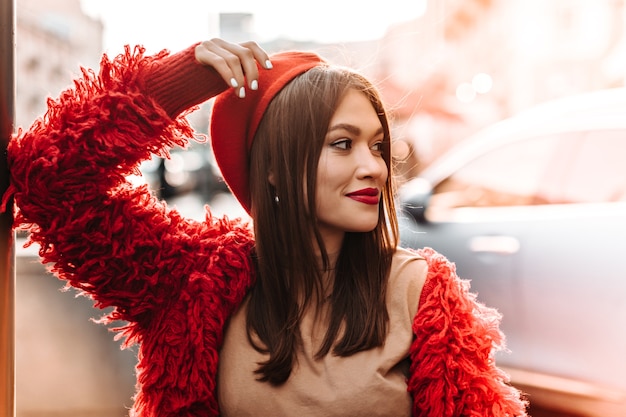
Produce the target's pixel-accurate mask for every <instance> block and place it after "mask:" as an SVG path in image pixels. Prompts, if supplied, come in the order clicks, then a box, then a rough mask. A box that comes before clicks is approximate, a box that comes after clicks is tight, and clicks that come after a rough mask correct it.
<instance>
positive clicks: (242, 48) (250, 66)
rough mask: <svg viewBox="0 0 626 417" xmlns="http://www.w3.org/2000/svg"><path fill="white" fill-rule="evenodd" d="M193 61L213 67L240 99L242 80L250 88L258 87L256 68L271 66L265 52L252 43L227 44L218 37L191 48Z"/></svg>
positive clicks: (243, 95)
mask: <svg viewBox="0 0 626 417" xmlns="http://www.w3.org/2000/svg"><path fill="white" fill-rule="evenodd" d="M195 56H196V60H197V61H198V62H199V63H201V64H203V65H208V66H211V67H213V68H214V69H215V70H216V71H217V72H218V73H219V74H220V75H221V77H222V78H223V79H224V81H226V83H227V84H228V85H230V86H231V87H233V88H235V89H237V95H238V96H239V97H240V98H244V97H245V96H246V89H245V87H244V86H245V85H246V82H247V84H248V87H249V88H250V89H251V90H256V89H257V88H258V85H259V84H258V83H259V82H258V79H259V70H258V67H257V65H256V64H257V62H258V63H259V65H260V66H261V67H262V68H265V69H271V68H272V63H271V61H270V59H269V56H268V55H267V53H266V52H265V51H264V50H263V48H261V47H260V46H259V45H258V44H257V43H256V42H252V41H249V42H243V43H239V44H237V43H230V42H226V41H224V40H222V39H212V40H210V41H204V42H202V43H201V44H199V45H198V46H196V50H195Z"/></svg>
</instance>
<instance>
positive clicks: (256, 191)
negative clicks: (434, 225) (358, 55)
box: [247, 66, 398, 385]
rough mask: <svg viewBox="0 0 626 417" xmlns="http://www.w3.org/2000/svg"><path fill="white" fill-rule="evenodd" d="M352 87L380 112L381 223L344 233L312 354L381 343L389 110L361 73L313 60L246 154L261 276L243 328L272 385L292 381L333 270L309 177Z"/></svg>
mask: <svg viewBox="0 0 626 417" xmlns="http://www.w3.org/2000/svg"><path fill="white" fill-rule="evenodd" d="M349 89H356V90H357V91H360V92H363V93H364V94H365V95H366V96H367V97H368V99H369V100H370V102H371V103H372V106H373V107H374V109H375V110H376V112H377V114H378V117H379V119H380V122H381V124H382V126H383V129H384V132H385V140H384V150H383V158H384V160H385V162H386V164H387V170H388V173H389V175H388V178H387V183H386V186H385V188H384V190H383V198H382V199H381V202H380V214H379V222H378V225H377V226H376V228H375V229H374V230H372V231H371V232H367V233H351V232H350V233H346V236H345V238H344V241H343V245H342V248H341V251H340V254H339V257H338V260H337V263H336V265H334V267H335V270H334V272H335V276H336V277H339V279H335V280H334V284H333V285H334V286H333V288H332V294H331V296H330V306H331V307H330V308H331V315H330V323H329V327H328V330H327V332H326V335H325V339H324V342H323V344H322V346H321V348H320V350H319V351H318V352H317V353H316V356H317V357H323V356H325V355H326V354H328V353H329V352H330V351H331V349H332V353H333V354H335V355H338V356H349V355H351V354H354V353H356V352H359V351H362V350H367V349H371V348H374V347H377V346H381V345H382V344H383V343H384V340H385V337H386V334H387V328H388V315H387V308H386V304H385V295H386V283H387V278H388V275H389V269H390V267H391V259H392V256H393V252H394V250H395V247H396V242H397V238H398V224H397V219H396V214H395V207H394V203H393V189H392V175H391V152H390V146H391V140H390V132H389V123H388V120H387V115H386V113H385V110H384V107H383V104H382V102H381V99H380V97H379V95H378V93H377V91H376V90H375V88H374V86H373V85H372V84H371V83H370V82H369V81H368V80H367V79H365V78H364V77H363V76H361V75H359V74H358V73H356V72H354V71H351V70H349V69H345V68H340V67H330V66H319V67H315V68H313V69H311V70H309V71H307V72H305V73H304V74H302V75H300V76H298V77H296V78H295V79H294V80H292V81H291V82H290V83H289V84H288V85H287V86H285V87H284V88H283V90H281V91H280V92H279V93H278V94H277V95H276V96H275V97H274V98H273V100H272V102H271V103H270V105H269V107H268V108H267V110H266V112H265V115H264V116H263V120H262V121H261V124H260V126H259V129H258V131H257V133H256V136H255V140H254V143H253V146H252V150H251V155H250V188H251V201H252V208H251V211H252V217H253V219H254V229H255V230H254V231H255V236H256V247H255V250H256V252H255V253H256V262H257V275H258V276H257V282H256V284H255V286H254V287H253V289H252V290H251V294H250V301H249V305H248V312H247V332H248V339H249V340H250V341H251V343H252V344H253V346H254V347H255V349H257V350H258V351H260V352H263V353H269V359H268V360H267V361H266V362H263V363H261V364H260V366H259V368H258V370H257V371H256V372H257V373H258V374H259V375H260V376H259V379H260V380H262V381H269V382H270V383H272V384H275V385H278V384H281V383H283V382H285V381H286V380H287V379H288V378H289V375H290V373H291V370H292V366H293V360H294V355H295V352H296V348H297V347H298V344H299V343H300V333H299V329H300V326H299V325H300V320H301V318H302V315H303V312H304V311H305V309H306V308H307V307H308V306H309V304H310V302H311V300H322V298H323V294H322V274H323V272H324V271H325V270H327V269H329V268H330V267H331V265H329V259H328V254H327V252H326V250H325V247H324V242H323V241H322V238H321V235H320V233H319V231H318V229H317V228H316V221H315V219H316V218H317V216H316V207H315V201H316V199H315V194H316V190H315V181H308V180H306V179H309V178H316V177H317V167H318V160H319V157H320V154H321V150H322V146H323V143H324V139H325V137H326V134H327V129H328V126H329V124H330V120H331V117H332V116H333V113H334V112H335V109H336V108H337V106H338V104H339V102H340V100H341V99H342V98H343V96H344V95H345V94H346V92H347V91H348V90H349ZM270 173H272V174H273V178H274V180H273V181H272V182H273V183H274V184H273V185H272V184H270V182H269V180H268V176H269V174H270ZM276 196H278V197H279V201H278V202H276V201H275V197H276ZM307 196H308V197H307ZM309 197H310V198H309ZM312 236H313V237H314V238H315V241H316V242H317V246H318V247H319V249H320V252H321V256H322V265H320V263H319V257H318V255H316V253H317V252H316V246H315V243H314V240H313V239H312ZM253 335H256V336H257V337H258V340H259V341H260V342H261V344H262V346H260V345H259V344H258V343H255V342H254V341H253ZM339 335H341V337H339Z"/></svg>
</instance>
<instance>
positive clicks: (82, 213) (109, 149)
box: [4, 41, 267, 322]
mask: <svg viewBox="0 0 626 417" xmlns="http://www.w3.org/2000/svg"><path fill="white" fill-rule="evenodd" d="M219 42H221V41H219ZM219 42H218V41H211V42H205V43H202V44H198V45H194V46H193V47H190V48H188V49H186V50H184V51H182V52H180V53H177V54H175V55H170V54H169V53H167V52H161V53H159V54H156V55H153V56H146V55H145V54H144V50H143V49H142V48H141V47H136V48H134V49H130V48H126V50H125V53H124V54H121V55H119V56H117V57H115V58H113V59H109V57H107V56H106V55H105V56H104V57H103V59H102V61H101V65H100V70H99V72H98V74H96V73H95V72H93V71H90V70H83V71H82V77H80V78H79V79H77V80H75V81H74V85H73V86H72V88H69V89H68V90H66V91H64V92H63V93H62V94H61V95H60V96H59V98H58V99H56V100H52V99H51V100H49V101H48V111H47V113H46V114H45V116H44V117H43V118H41V119H38V120H37V121H35V122H34V124H33V125H32V126H31V127H30V128H29V129H28V130H20V131H19V132H18V133H17V134H16V135H15V137H14V138H13V139H12V141H11V142H10V144H9V147H8V158H9V167H10V172H11V186H10V189H9V190H8V192H7V194H6V195H5V196H4V202H5V204H6V202H7V201H8V198H9V196H13V197H14V199H15V203H16V206H17V207H18V212H17V216H16V226H21V227H23V228H27V229H29V231H30V237H31V240H32V241H34V242H36V243H38V244H39V245H40V247H41V249H40V255H41V257H42V260H43V262H46V263H49V264H50V265H51V269H52V270H53V272H55V273H56V274H57V275H58V276H59V277H60V278H62V279H65V280H67V282H68V283H69V284H70V285H71V286H74V287H76V288H78V289H79V290H83V291H85V292H87V293H89V295H90V296H92V297H93V298H94V299H95V300H96V303H97V305H98V306H100V307H108V306H115V307H116V311H115V318H116V319H121V320H127V321H133V322H141V321H143V320H146V317H148V316H150V315H149V314H147V313H149V312H150V311H151V310H152V309H154V308H155V307H157V306H159V305H161V304H162V303H163V302H166V301H167V300H168V299H171V298H172V297H173V296H175V294H176V292H177V291H179V290H180V288H181V286H182V285H184V282H183V280H184V279H186V277H185V276H184V274H183V273H181V272H180V271H182V272H184V270H185V268H184V265H185V263H189V262H190V258H186V259H185V257H184V255H186V254H187V255H189V256H190V257H193V254H194V253H196V252H198V248H196V247H194V245H196V244H197V243H198V242H200V241H202V242H205V243H206V239H203V238H202V237H199V236H198V232H206V235H207V236H211V235H215V234H216V231H220V230H222V229H224V225H223V224H219V222H217V221H216V222H214V223H215V224H207V225H204V226H203V227H204V229H202V228H200V226H198V225H194V224H192V222H191V221H189V220H186V219H183V218H182V217H181V216H180V215H179V214H178V213H177V212H175V211H171V210H169V209H168V208H167V207H166V206H165V205H164V204H163V203H162V202H160V201H159V200H158V199H156V198H155V197H153V196H152V195H151V194H150V192H149V190H148V189H147V187H140V188H134V187H133V186H131V184H130V183H129V182H128V180H127V178H126V177H127V175H128V174H131V173H134V172H137V170H138V165H139V163H140V162H141V161H143V160H145V159H148V158H149V157H150V156H151V154H157V155H163V156H164V155H167V152H168V149H169V148H170V147H172V146H175V145H179V146H185V144H186V143H187V140H188V138H192V137H193V135H194V132H193V131H192V129H191V127H190V126H189V124H188V123H187V121H186V119H185V118H184V115H185V114H186V112H187V111H189V109H191V108H193V107H194V106H195V105H197V104H199V103H201V102H202V101H205V100H207V99H208V98H210V97H212V96H214V95H216V94H218V93H220V92H221V91H224V90H226V89H227V88H229V84H227V83H226V81H225V79H226V80H229V81H230V80H231V79H235V80H239V81H238V82H239V83H241V84H240V85H243V82H244V76H246V77H248V79H250V80H252V78H253V77H254V76H255V75H254V73H253V72H252V70H249V69H247V68H250V67H251V63H250V60H254V59H258V60H261V62H263V63H265V61H266V60H267V57H266V56H262V55H261V52H262V51H261V52H258V50H260V48H258V47H256V46H255V45H253V46H254V53H247V52H246V53H247V55H245V56H244V55H242V56H243V58H242V59H241V61H240V65H239V68H238V70H237V69H233V68H234V67H235V66H236V64H235V63H234V62H235V60H234V59H232V58H231V55H232V52H231V51H228V50H226V49H224V48H222V50H218V52H221V53H222V55H219V53H217V52H215V51H213V52H211V51H208V52H207V51H206V50H208V48H209V47H212V48H219V45H220V43H219ZM223 45H226V46H227V47H229V48H231V49H232V48H234V47H233V46H232V44H228V43H224V44H223ZM237 48H242V49H250V48H249V47H246V46H237ZM229 53H230V54H231V55H229ZM263 54H264V53H263ZM216 56H217V57H216ZM220 57H223V58H224V59H222V60H221V61H220ZM211 60H212V61H211ZM223 62H229V63H230V66H227V67H224V64H223ZM252 64H254V62H252ZM256 70H257V68H256V66H255V68H254V71H256ZM237 71H238V72H237ZM231 85H233V84H232V83H231ZM192 231H195V232H194V233H192ZM241 233H244V232H243V231H241ZM205 247H206V248H209V247H210V244H208V243H206V246H205ZM207 258H208V257H207ZM181 265H182V267H181ZM174 271H179V272H178V273H174Z"/></svg>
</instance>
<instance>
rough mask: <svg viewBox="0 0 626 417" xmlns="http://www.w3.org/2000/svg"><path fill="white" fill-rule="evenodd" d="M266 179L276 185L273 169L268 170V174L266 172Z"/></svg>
mask: <svg viewBox="0 0 626 417" xmlns="http://www.w3.org/2000/svg"><path fill="white" fill-rule="evenodd" d="M267 180H268V181H269V183H270V184H272V185H273V186H274V187H276V177H275V176H274V171H272V170H270V172H269V174H267Z"/></svg>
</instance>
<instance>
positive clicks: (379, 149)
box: [370, 140, 385, 154]
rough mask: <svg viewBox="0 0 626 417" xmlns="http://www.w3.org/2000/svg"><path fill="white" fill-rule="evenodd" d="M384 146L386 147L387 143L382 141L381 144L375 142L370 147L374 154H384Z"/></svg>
mask: <svg viewBox="0 0 626 417" xmlns="http://www.w3.org/2000/svg"><path fill="white" fill-rule="evenodd" d="M384 145H385V142H384V141H382V140H381V141H379V142H375V143H374V144H373V145H372V146H370V149H371V150H372V151H373V152H376V153H381V154H382V153H383V151H384Z"/></svg>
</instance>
